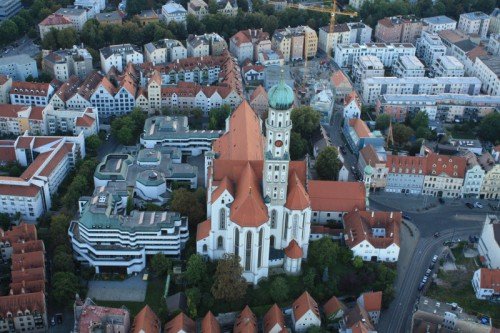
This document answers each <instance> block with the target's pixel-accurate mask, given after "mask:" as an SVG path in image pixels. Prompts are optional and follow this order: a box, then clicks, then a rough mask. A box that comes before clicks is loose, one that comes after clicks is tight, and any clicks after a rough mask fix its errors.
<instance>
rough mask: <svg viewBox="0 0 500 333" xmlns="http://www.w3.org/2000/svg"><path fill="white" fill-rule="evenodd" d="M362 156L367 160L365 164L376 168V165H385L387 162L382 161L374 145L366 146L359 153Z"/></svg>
mask: <svg viewBox="0 0 500 333" xmlns="http://www.w3.org/2000/svg"><path fill="white" fill-rule="evenodd" d="M359 153H360V155H361V156H362V157H363V159H364V160H365V163H366V164H367V165H368V164H370V165H371V166H372V167H375V164H376V163H384V162H385V161H382V160H380V158H379V156H378V154H377V152H376V151H375V148H374V147H373V146H372V145H366V146H364V147H363V149H361V150H360V151H359Z"/></svg>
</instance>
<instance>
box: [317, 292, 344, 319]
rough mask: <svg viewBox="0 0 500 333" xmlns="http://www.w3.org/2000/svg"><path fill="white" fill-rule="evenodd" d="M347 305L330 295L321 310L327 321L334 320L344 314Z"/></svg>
mask: <svg viewBox="0 0 500 333" xmlns="http://www.w3.org/2000/svg"><path fill="white" fill-rule="evenodd" d="M346 310H347V307H346V306H345V304H344V303H343V302H342V301H340V300H339V299H338V298H337V297H335V296H332V297H331V298H330V299H329V300H328V301H327V302H326V303H325V304H324V305H323V312H324V313H325V317H326V319H327V320H329V321H335V320H338V319H340V318H342V317H343V316H344V313H345V312H346Z"/></svg>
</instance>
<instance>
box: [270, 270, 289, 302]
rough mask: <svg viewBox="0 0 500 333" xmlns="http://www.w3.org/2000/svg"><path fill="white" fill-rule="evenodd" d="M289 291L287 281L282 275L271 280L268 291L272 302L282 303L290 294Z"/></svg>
mask: <svg viewBox="0 0 500 333" xmlns="http://www.w3.org/2000/svg"><path fill="white" fill-rule="evenodd" d="M289 292H290V290H289V287H288V282H287V281H286V279H285V278H284V277H281V276H278V277H276V278H275V279H274V280H273V282H271V287H270V288H269V293H270V294H271V298H272V299H273V301H274V302H276V303H282V302H284V301H286V300H288V299H289V296H290V295H289Z"/></svg>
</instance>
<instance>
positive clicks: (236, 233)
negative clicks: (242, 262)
mask: <svg viewBox="0 0 500 333" xmlns="http://www.w3.org/2000/svg"><path fill="white" fill-rule="evenodd" d="M234 254H235V255H236V256H239V255H240V231H239V230H238V228H234Z"/></svg>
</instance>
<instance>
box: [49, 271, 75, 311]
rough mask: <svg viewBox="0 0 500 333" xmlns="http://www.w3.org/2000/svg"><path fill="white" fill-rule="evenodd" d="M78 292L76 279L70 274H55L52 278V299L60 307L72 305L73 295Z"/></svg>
mask: <svg viewBox="0 0 500 333" xmlns="http://www.w3.org/2000/svg"><path fill="white" fill-rule="evenodd" d="M79 292H80V284H79V283H78V277H77V276H76V275H75V274H74V273H72V272H57V273H55V274H54V276H53V277H52V291H51V293H50V295H51V296H52V299H53V300H54V301H55V302H56V303H57V304H59V305H61V306H70V305H72V304H73V302H74V299H75V294H77V293H79Z"/></svg>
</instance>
